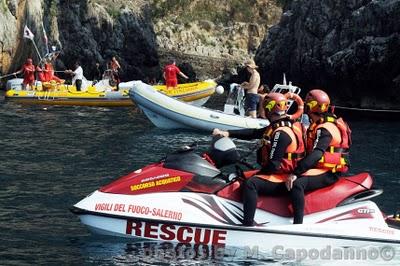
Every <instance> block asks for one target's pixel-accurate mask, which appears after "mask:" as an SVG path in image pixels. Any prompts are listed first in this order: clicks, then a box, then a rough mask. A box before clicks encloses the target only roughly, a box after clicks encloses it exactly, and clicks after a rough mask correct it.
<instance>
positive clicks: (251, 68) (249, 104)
mask: <svg viewBox="0 0 400 266" xmlns="http://www.w3.org/2000/svg"><path fill="white" fill-rule="evenodd" d="M245 67H246V69H247V71H248V72H249V73H250V80H249V81H248V82H247V81H245V82H243V83H242V84H241V86H242V88H243V89H245V90H246V92H247V93H246V98H245V105H244V108H245V110H246V112H247V114H248V115H249V116H250V117H252V118H257V108H258V103H259V101H260V95H258V88H259V86H260V74H259V73H258V71H257V68H258V66H257V65H256V64H255V62H254V61H253V60H251V59H250V60H248V61H246V62H245Z"/></svg>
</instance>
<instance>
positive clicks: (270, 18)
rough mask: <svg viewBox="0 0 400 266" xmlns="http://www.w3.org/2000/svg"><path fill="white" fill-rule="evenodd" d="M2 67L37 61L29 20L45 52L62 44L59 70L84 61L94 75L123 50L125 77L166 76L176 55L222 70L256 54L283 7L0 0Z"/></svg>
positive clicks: (204, 71)
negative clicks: (98, 66)
mask: <svg viewBox="0 0 400 266" xmlns="http://www.w3.org/2000/svg"><path fill="white" fill-rule="evenodd" d="M0 2H1V3H2V4H0V71H1V72H2V73H9V72H12V71H14V70H16V69H17V68H19V67H20V66H21V65H22V63H23V61H24V60H25V59H26V57H28V56H31V57H33V58H34V62H35V63H37V62H38V61H39V60H38V58H37V55H36V52H35V49H34V47H33V46H32V42H31V41H29V40H28V39H24V38H22V32H23V28H24V25H28V27H29V28H30V30H31V31H32V32H33V33H34V34H35V38H34V40H35V42H36V44H37V47H38V49H39V51H40V53H41V54H42V55H43V54H44V53H45V51H46V46H45V43H44V34H43V28H44V29H45V30H46V33H47V36H48V39H49V45H50V46H53V45H54V46H56V47H57V48H58V49H59V48H62V53H61V54H60V56H59V57H58V60H57V65H56V67H57V69H66V68H71V67H72V66H73V63H74V62H75V61H80V62H81V64H82V66H83V68H84V74H85V76H87V78H89V79H90V78H91V77H92V72H93V71H92V70H93V68H94V64H95V62H99V63H100V64H101V65H102V66H103V67H105V65H106V63H107V62H108V61H109V60H110V58H111V56H113V55H116V56H117V58H118V59H119V61H120V63H121V65H122V68H123V71H122V79H123V80H131V79H143V80H146V79H147V78H150V79H153V78H158V79H160V78H161V67H162V66H163V65H164V64H165V63H166V61H167V60H168V59H169V58H171V57H175V58H177V59H179V61H178V64H181V63H182V64H183V63H189V64H191V65H192V66H193V69H194V70H195V72H196V73H197V76H198V77H199V78H206V77H215V76H217V74H216V73H217V72H221V71H222V70H223V69H225V68H226V67H231V66H234V65H235V64H237V63H238V62H241V61H242V60H243V58H247V57H251V56H253V55H254V53H255V51H256V48H257V47H258V45H259V43H260V42H261V40H262V39H263V37H264V35H265V32H266V30H267V29H268V27H270V26H271V25H273V24H275V23H276V22H277V21H278V19H279V17H280V14H281V8H279V7H278V6H277V4H276V1H275V0H251V1H237V0H222V1H203V0H201V1H200V0H151V1H144V0H130V1H125V0H68V1H67V0H7V1H6V0H3V1H0Z"/></svg>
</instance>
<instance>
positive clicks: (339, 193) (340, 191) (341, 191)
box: [217, 173, 373, 217]
mask: <svg viewBox="0 0 400 266" xmlns="http://www.w3.org/2000/svg"><path fill="white" fill-rule="evenodd" d="M372 183H373V179H372V177H371V176H370V174H369V173H360V174H357V175H354V176H350V177H341V178H340V179H339V180H338V182H336V183H335V184H333V185H331V186H328V187H325V188H322V189H318V190H314V191H310V192H307V193H306V195H305V208H304V214H311V213H315V212H320V211H324V210H328V209H332V208H334V207H336V206H338V205H339V204H340V203H341V202H343V201H344V200H345V199H346V198H348V197H350V196H352V195H354V194H357V193H359V192H362V191H365V190H366V189H369V188H371V187H372ZM217 195H218V196H220V197H223V198H226V199H230V200H234V201H238V202H242V192H241V186H240V183H239V182H238V181H236V182H235V183H234V184H232V185H230V186H227V187H225V188H224V189H222V190H220V191H219V192H218V193H217ZM257 208H259V209H262V210H265V211H267V212H270V213H273V214H276V215H279V216H284V217H292V216H293V207H292V204H291V200H290V198H289V196H288V195H284V196H260V197H259V198H258V201H257Z"/></svg>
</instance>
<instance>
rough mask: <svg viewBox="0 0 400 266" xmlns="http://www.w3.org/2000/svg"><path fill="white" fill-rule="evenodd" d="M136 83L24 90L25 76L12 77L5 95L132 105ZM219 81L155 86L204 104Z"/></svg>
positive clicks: (51, 102) (71, 102)
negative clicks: (22, 77)
mask: <svg viewBox="0 0 400 266" xmlns="http://www.w3.org/2000/svg"><path fill="white" fill-rule="evenodd" d="M132 82H133V81H130V82H122V83H120V84H119V89H118V90H117V88H116V87H112V86H110V85H109V84H108V81H107V80H102V81H99V82H98V83H96V84H94V85H92V84H90V83H89V82H88V83H89V84H86V85H84V84H83V86H82V88H83V89H82V90H81V91H77V90H76V87H75V86H73V85H66V84H56V83H43V84H42V83H40V82H37V83H36V84H35V85H34V86H33V88H32V89H31V90H23V89H22V79H11V80H9V81H8V82H7V87H6V94H5V98H6V99H7V100H13V101H17V102H19V103H26V104H43V105H77V106H104V107H106V106H109V107H111V106H132V105H133V102H132V100H131V99H130V98H129V95H128V92H129V90H130V89H131V88H132ZM216 85H217V84H216V83H215V82H214V81H213V80H206V81H201V82H194V83H185V84H179V85H178V87H177V88H175V89H169V90H167V89H166V87H165V85H156V86H154V87H155V88H156V89H157V90H158V91H160V92H162V93H164V94H166V95H168V96H170V97H173V98H175V99H178V100H181V101H185V102H192V103H193V104H195V105H198V106H199V105H202V104H204V103H205V102H206V101H207V100H208V98H209V97H210V96H211V95H212V94H213V93H214V92H215V87H216Z"/></svg>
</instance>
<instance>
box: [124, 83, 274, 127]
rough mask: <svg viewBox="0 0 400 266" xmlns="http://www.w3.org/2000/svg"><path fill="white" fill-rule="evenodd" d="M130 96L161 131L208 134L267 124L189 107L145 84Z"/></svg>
mask: <svg viewBox="0 0 400 266" xmlns="http://www.w3.org/2000/svg"><path fill="white" fill-rule="evenodd" d="M135 85H136V86H135V88H134V89H132V90H130V97H131V98H132V100H133V101H134V102H135V103H136V104H137V105H138V106H139V107H140V108H141V109H142V110H143V112H144V113H145V115H146V116H147V117H148V118H149V120H150V121H151V122H152V123H153V124H154V125H156V126H157V127H160V128H164V129H176V128H186V129H196V130H204V131H211V130H213V129H214V128H219V129H223V130H230V129H243V128H262V127H265V126H267V125H268V124H269V121H268V120H265V119H254V118H250V117H242V116H239V115H233V114H226V113H223V112H221V111H216V110H211V109H208V108H204V107H197V106H193V105H189V104H186V103H183V102H180V101H178V100H175V99H173V98H170V97H168V96H166V95H163V94H161V93H159V92H157V91H156V90H155V89H153V88H152V87H151V86H148V85H147V84H144V83H136V84H135Z"/></svg>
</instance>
